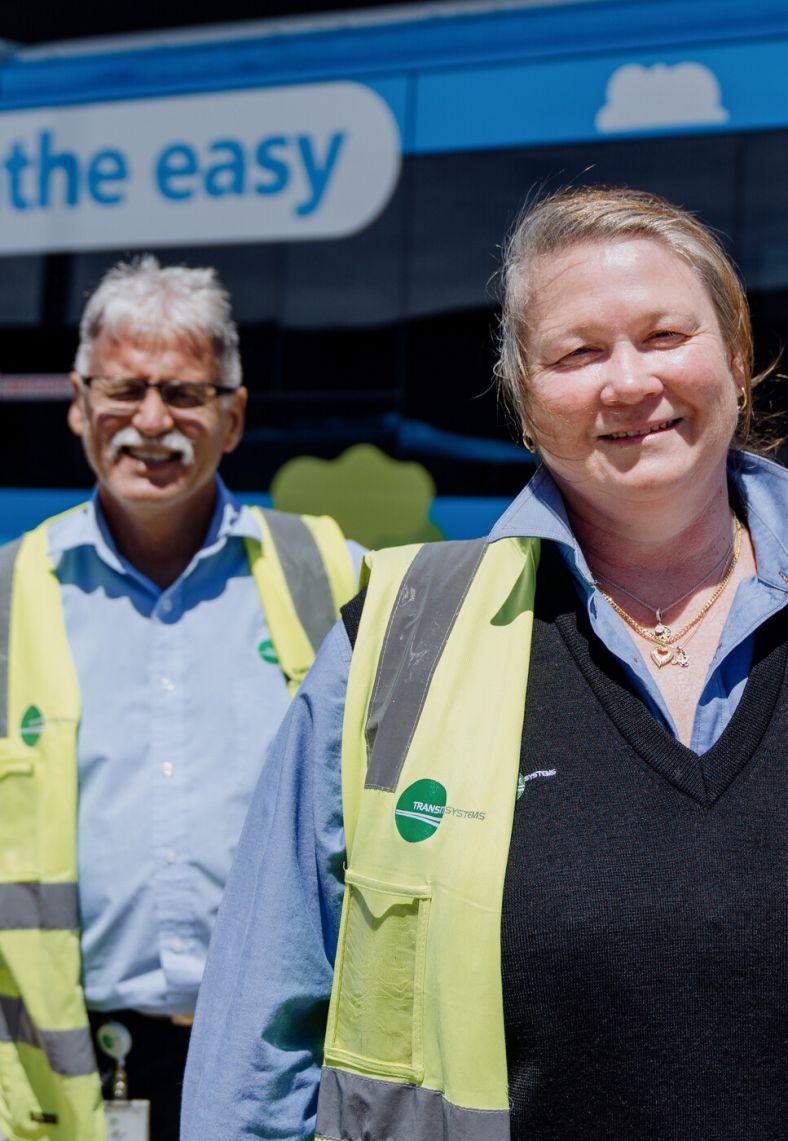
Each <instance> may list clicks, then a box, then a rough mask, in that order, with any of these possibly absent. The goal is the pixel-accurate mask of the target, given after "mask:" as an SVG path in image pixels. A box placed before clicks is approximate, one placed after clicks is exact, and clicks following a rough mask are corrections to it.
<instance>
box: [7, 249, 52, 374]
mask: <svg viewBox="0 0 788 1141" xmlns="http://www.w3.org/2000/svg"><path fill="white" fill-rule="evenodd" d="M43 267H44V259H43V258H40V257H16V256H14V257H4V258H2V259H1V260H0V325H3V326H14V325H17V326H19V325H37V324H38V322H39V321H40V320H41V291H42V281H43ZM9 371H10V368H9V365H8V362H7V361H6V360H0V372H9Z"/></svg>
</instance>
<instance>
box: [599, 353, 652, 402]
mask: <svg viewBox="0 0 788 1141" xmlns="http://www.w3.org/2000/svg"><path fill="white" fill-rule="evenodd" d="M603 369H604V382H603V385H602V390H601V394H600V395H601V399H602V401H603V402H604V403H606V404H637V403H639V402H640V401H641V400H645V399H646V398H647V397H649V396H658V395H659V393H660V392H662V389H663V384H662V381H661V379H660V378H659V376H658V375H657V372H656V370H655V368H654V361H653V358H652V357H651V355H650V354H648V353H643V352H641V351H640V350H639V349H638V348H637V347H636V346H635V345H632V344H628V343H623V344H622V343H619V344H617V345H616V346H615V347H614V349H613V351H612V352H611V353H610V355H609V357H608V359H607V360H606V361H605V363H604V365H603Z"/></svg>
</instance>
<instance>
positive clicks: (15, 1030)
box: [0, 995, 96, 1078]
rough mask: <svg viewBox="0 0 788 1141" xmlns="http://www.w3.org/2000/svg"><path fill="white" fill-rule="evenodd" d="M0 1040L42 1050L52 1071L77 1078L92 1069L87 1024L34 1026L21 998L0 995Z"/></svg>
mask: <svg viewBox="0 0 788 1141" xmlns="http://www.w3.org/2000/svg"><path fill="white" fill-rule="evenodd" d="M0 1042H18V1043H24V1044H25V1045H26V1046H35V1047H36V1048H37V1049H39V1050H41V1051H43V1053H44V1054H45V1056H46V1060H47V1062H48V1063H49V1068H50V1070H52V1071H53V1073H56V1074H61V1075H62V1076H63V1077H64V1078H79V1077H82V1076H83V1075H85V1074H92V1073H93V1072H94V1071H95V1069H96V1056H95V1054H94V1053H93V1042H92V1040H91V1037H90V1027H89V1026H83V1027H80V1029H79V1030H41V1029H40V1028H39V1027H37V1026H34V1025H33V1022H32V1020H31V1018H30V1015H29V1014H28V1012H27V1008H26V1006H25V1004H24V1003H23V1002H22V1000H21V998H9V997H8V996H7V995H0Z"/></svg>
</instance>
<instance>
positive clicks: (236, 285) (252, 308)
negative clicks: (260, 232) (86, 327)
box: [66, 243, 281, 325]
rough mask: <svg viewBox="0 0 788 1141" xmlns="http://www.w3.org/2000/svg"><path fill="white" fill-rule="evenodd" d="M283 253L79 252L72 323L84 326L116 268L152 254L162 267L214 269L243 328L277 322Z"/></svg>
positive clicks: (218, 249)
mask: <svg viewBox="0 0 788 1141" xmlns="http://www.w3.org/2000/svg"><path fill="white" fill-rule="evenodd" d="M280 251H281V247H279V246H276V245H264V244H262V243H255V244H249V245H242V246H240V245H239V246H172V247H169V248H167V249H164V248H155V247H151V248H150V249H148V250H144V251H143V250H132V251H128V250H125V251H124V250H109V251H108V250H102V251H101V252H100V253H82V254H74V255H73V257H72V259H71V261H72V266H71V281H70V290H69V304H68V310H67V313H66V320H67V322H68V323H69V324H72V325H76V324H77V323H78V322H79V318H80V314H81V313H82V309H83V307H84V304H85V298H86V297H87V295H88V294H89V293H91V292H92V291H93V290H94V289H95V288H96V286H97V285H98V283H99V281H100V280H101V278H102V277H103V275H104V274H105V273H106V271H107V270H108V269H109V268H110V266H112V265H115V263H116V262H118V261H130V260H133V259H135V258H139V257H140V256H141V255H142V254H143V253H151V254H154V255H155V256H156V257H157V258H158V259H159V261H160V262H161V264H162V265H188V266H213V268H214V269H215V270H216V271H217V273H218V274H219V277H220V278H221V280H222V282H223V283H224V285H225V287H226V288H227V289H228V290H229V292H230V297H231V299H232V303H233V315H234V316H235V320H236V321H237V322H238V323H239V324H241V323H256V322H262V321H272V320H273V319H274V317H275V316H276V309H277V298H278V296H279V294H280V292H281V282H280V276H281V252H280Z"/></svg>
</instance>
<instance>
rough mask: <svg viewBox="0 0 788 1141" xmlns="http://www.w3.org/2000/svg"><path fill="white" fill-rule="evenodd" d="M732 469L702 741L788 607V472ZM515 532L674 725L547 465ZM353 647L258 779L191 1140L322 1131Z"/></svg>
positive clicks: (196, 1080) (514, 517)
mask: <svg viewBox="0 0 788 1141" xmlns="http://www.w3.org/2000/svg"><path fill="white" fill-rule="evenodd" d="M731 478H732V480H733V483H734V484H735V487H736V490H737V492H738V494H739V496H740V498H741V500H742V503H743V505H744V509H745V511H746V514H747V522H748V526H749V528H750V534H751V536H752V540H753V545H754V548H755V553H756V559H757V565H758V574H757V577H753V578H751V579H748V580H746V581H745V582H743V583H741V584H740V586H739V589H738V591H737V593H736V596H735V599H734V604H733V608H732V610H731V612H730V614H729V616H728V620H727V624H726V627H725V631H724V633H723V637H722V642H721V648H720V651H719V653H718V655H717V658H716V661H715V662H714V663H713V665H712V668H711V671H710V675H709V678H708V680H707V683H706V687H705V690H704V694H703V698H702V700H701V706H700V707H699V710H698V715H697V718H696V723H695V731H694V734H693V741H695V740H697V741H699V742H701V741H702V742H703V747H704V748H708V747H709V745H710V744H711V743H712V742H713V741H714V740H716V739H717V737H718V736H719V735H720V733H721V732H722V729H723V728H724V726H725V725H726V724H727V723H728V721H729V720H730V717H731V715H732V713H733V711H734V709H735V707H736V705H737V704H738V701H739V698H740V696H741V692H742V689H743V687H744V682H745V679H746V674H747V670H748V667H749V664H750V662H751V660H752V652H753V637H754V632H755V630H756V628H757V627H758V626H760V625H761V624H762V623H763V622H764V621H765V620H766V619H767V618H768V617H770V616H771V615H773V614H775V613H776V612H777V611H778V610H779V609H780V608H781V607H783V606H784V605H785V602H786V590H787V589H788V552H787V551H786V545H785V539H784V536H785V532H786V518H788V472H786V471H785V470H784V469H782V468H779V467H777V466H776V465H774V464H770V463H767V462H766V461H763V460H758V459H755V458H754V457H749V456H748V457H745V458H744V459H743V460H742V461H741V469H740V470H739V471H736V470H732V472H731ZM504 535H526V536H527V535H538V536H540V537H542V538H544V539H551V540H553V541H555V542H557V543H559V544H560V545H561V548H562V550H563V551H564V554H565V556H566V558H567V561H568V565H569V566H570V568H572V570H573V572H574V573H575V577H576V580H577V583H578V588H579V589H580V591H581V593H582V594H584V595H585V597H586V599H587V605H588V608H589V615H590V616H591V621H592V626H593V628H594V630H595V632H596V633H597V634H599V635H600V636H603V637H604V640H605V642H606V644H607V645H608V646H609V648H610V649H611V650H613V652H614V653H616V654H617V655H618V656H619V657H620V658H621V660H622V661H623V662H624V664H625V665H626V667H627V669H628V670H629V672H630V676H631V678H632V684H633V689H634V690H635V692H637V693H639V694H641V695H642V697H643V699H644V700H645V701H646V702H647V703H648V705H649V707H650V708H651V709H652V710H653V711H654V713H655V716H658V717H659V718H661V719H662V720H663V721H664V722H665V724H667V725H668V726H672V723H671V721H670V718H669V716H668V714H667V711H666V710H665V708H664V705H663V703H662V701H661V699H660V697H659V694H658V692H657V690H656V688H655V687H654V685H653V682H652V681H651V677H650V674H649V673H648V671H647V669H646V667H645V664H644V663H643V662H642V661H640V664H639V665H638V663H637V662H635V661H634V660H633V659H634V658H635V656H636V653H637V652H636V650H635V646H634V643H633V641H632V639H631V638H630V636H629V633H628V631H627V628H626V626H625V625H624V623H623V622H621V620H620V619H619V618H618V616H617V615H616V614H615V612H614V611H612V609H611V608H610V607H609V606H607V605H605V606H604V607H603V606H602V604H601V600H600V599H599V598H598V597H596V596H595V594H594V591H593V586H592V584H591V576H590V574H589V571H588V567H587V566H586V564H585V560H584V559H583V557H582V553H581V552H580V550H579V548H578V547H577V544H576V543H575V541H574V539H573V536H572V534H571V531H570V529H569V525H568V523H567V519H566V514H565V512H564V509H563V503H562V500H561V497H560V495H559V493H558V491H557V488H556V486H555V484H554V483H553V481H552V479H551V478H550V476H549V475H548V474H547V472H546V471H544V470H543V471H542V472H541V474H537V475H536V476H534V478H533V479H532V480H531V482H530V483H529V485H528V486H527V487H526V489H525V490H524V491H523V492H522V494H521V495H520V496H519V497H518V498H517V499H516V500H515V501H514V503H513V504H512V505H511V507H510V508H509V509H508V510H507V511H506V512H505V513H504V515H503V516H502V518H501V519H500V520H499V522H498V523H497V524H496V525H495V527H494V528H493V531H492V533H491V538H492V539H495V538H502V537H503V536H504ZM350 657H351V651H350V645H349V642H348V638H347V634H346V632H345V630H344V628H343V627H342V625H341V624H338V625H337V626H336V627H335V628H334V630H333V631H332V632H331V634H329V636H328V638H326V641H325V642H324V644H323V646H322V648H321V650H320V653H319V654H318V657H317V660H316V661H315V664H314V666H313V667H312V670H311V671H310V674H309V676H308V677H307V679H306V681H305V683H304V685H303V686H302V688H301V690H300V692H299V693H298V695H297V696H296V698H295V700H294V701H293V703H292V706H291V708H290V710H289V712H288V714H287V716H286V718H285V720H284V723H283V725H282V728H281V729H280V731H279V734H278V736H277V738H276V740H275V742H274V744H273V747H272V749H271V754H270V757H269V761H268V764H267V767H266V773H265V778H264V779H263V780H262V781H261V782H260V783H259V784H258V786H257V789H256V791H255V795H254V798H253V800H252V804H251V806H250V809H249V815H248V817H247V821H246V824H245V826H244V831H243V834H242V836H241V841H240V844H239V848H238V853H237V856H236V859H235V862H234V865H233V869H232V872H231V874H230V877H229V880H228V883H227V888H226V892H225V897H224V901H223V903H222V907H221V910H220V912H219V918H218V921H217V925H216V930H215V933H214V937H213V942H212V944H211V953H210V955H209V957H208V964H207V967H206V973H205V980H204V983H203V987H202V990H201V992H200V999H199V1004H198V1013H197V1021H196V1023H195V1027H194V1031H193V1034H192V1044H191V1049H190V1054H189V1063H188V1065H187V1068H186V1080H185V1086H184V1101H183V1119H182V1120H183V1125H182V1134H181V1136H182V1138H183V1141H202V1139H203V1138H205V1137H210V1138H211V1141H242V1139H245V1138H252V1137H255V1138H267V1139H269V1141H304V1139H305V1138H311V1137H312V1136H313V1134H314V1127H315V1113H316V1109H317V1091H318V1086H319V1082H320V1065H321V1061H322V1056H323V1036H324V1033H325V1021H326V1011H327V1006H328V999H329V995H330V993H331V983H332V977H333V963H334V958H335V954H336V946H337V938H338V933H339V919H340V913H341V908H342V896H343V891H344V887H343V860H344V831H343V824H342V791H341V774H340V753H341V741H342V720H343V712H344V698H345V689H346V685H347V676H348V670H349V667H350ZM638 659H639V655H638Z"/></svg>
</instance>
